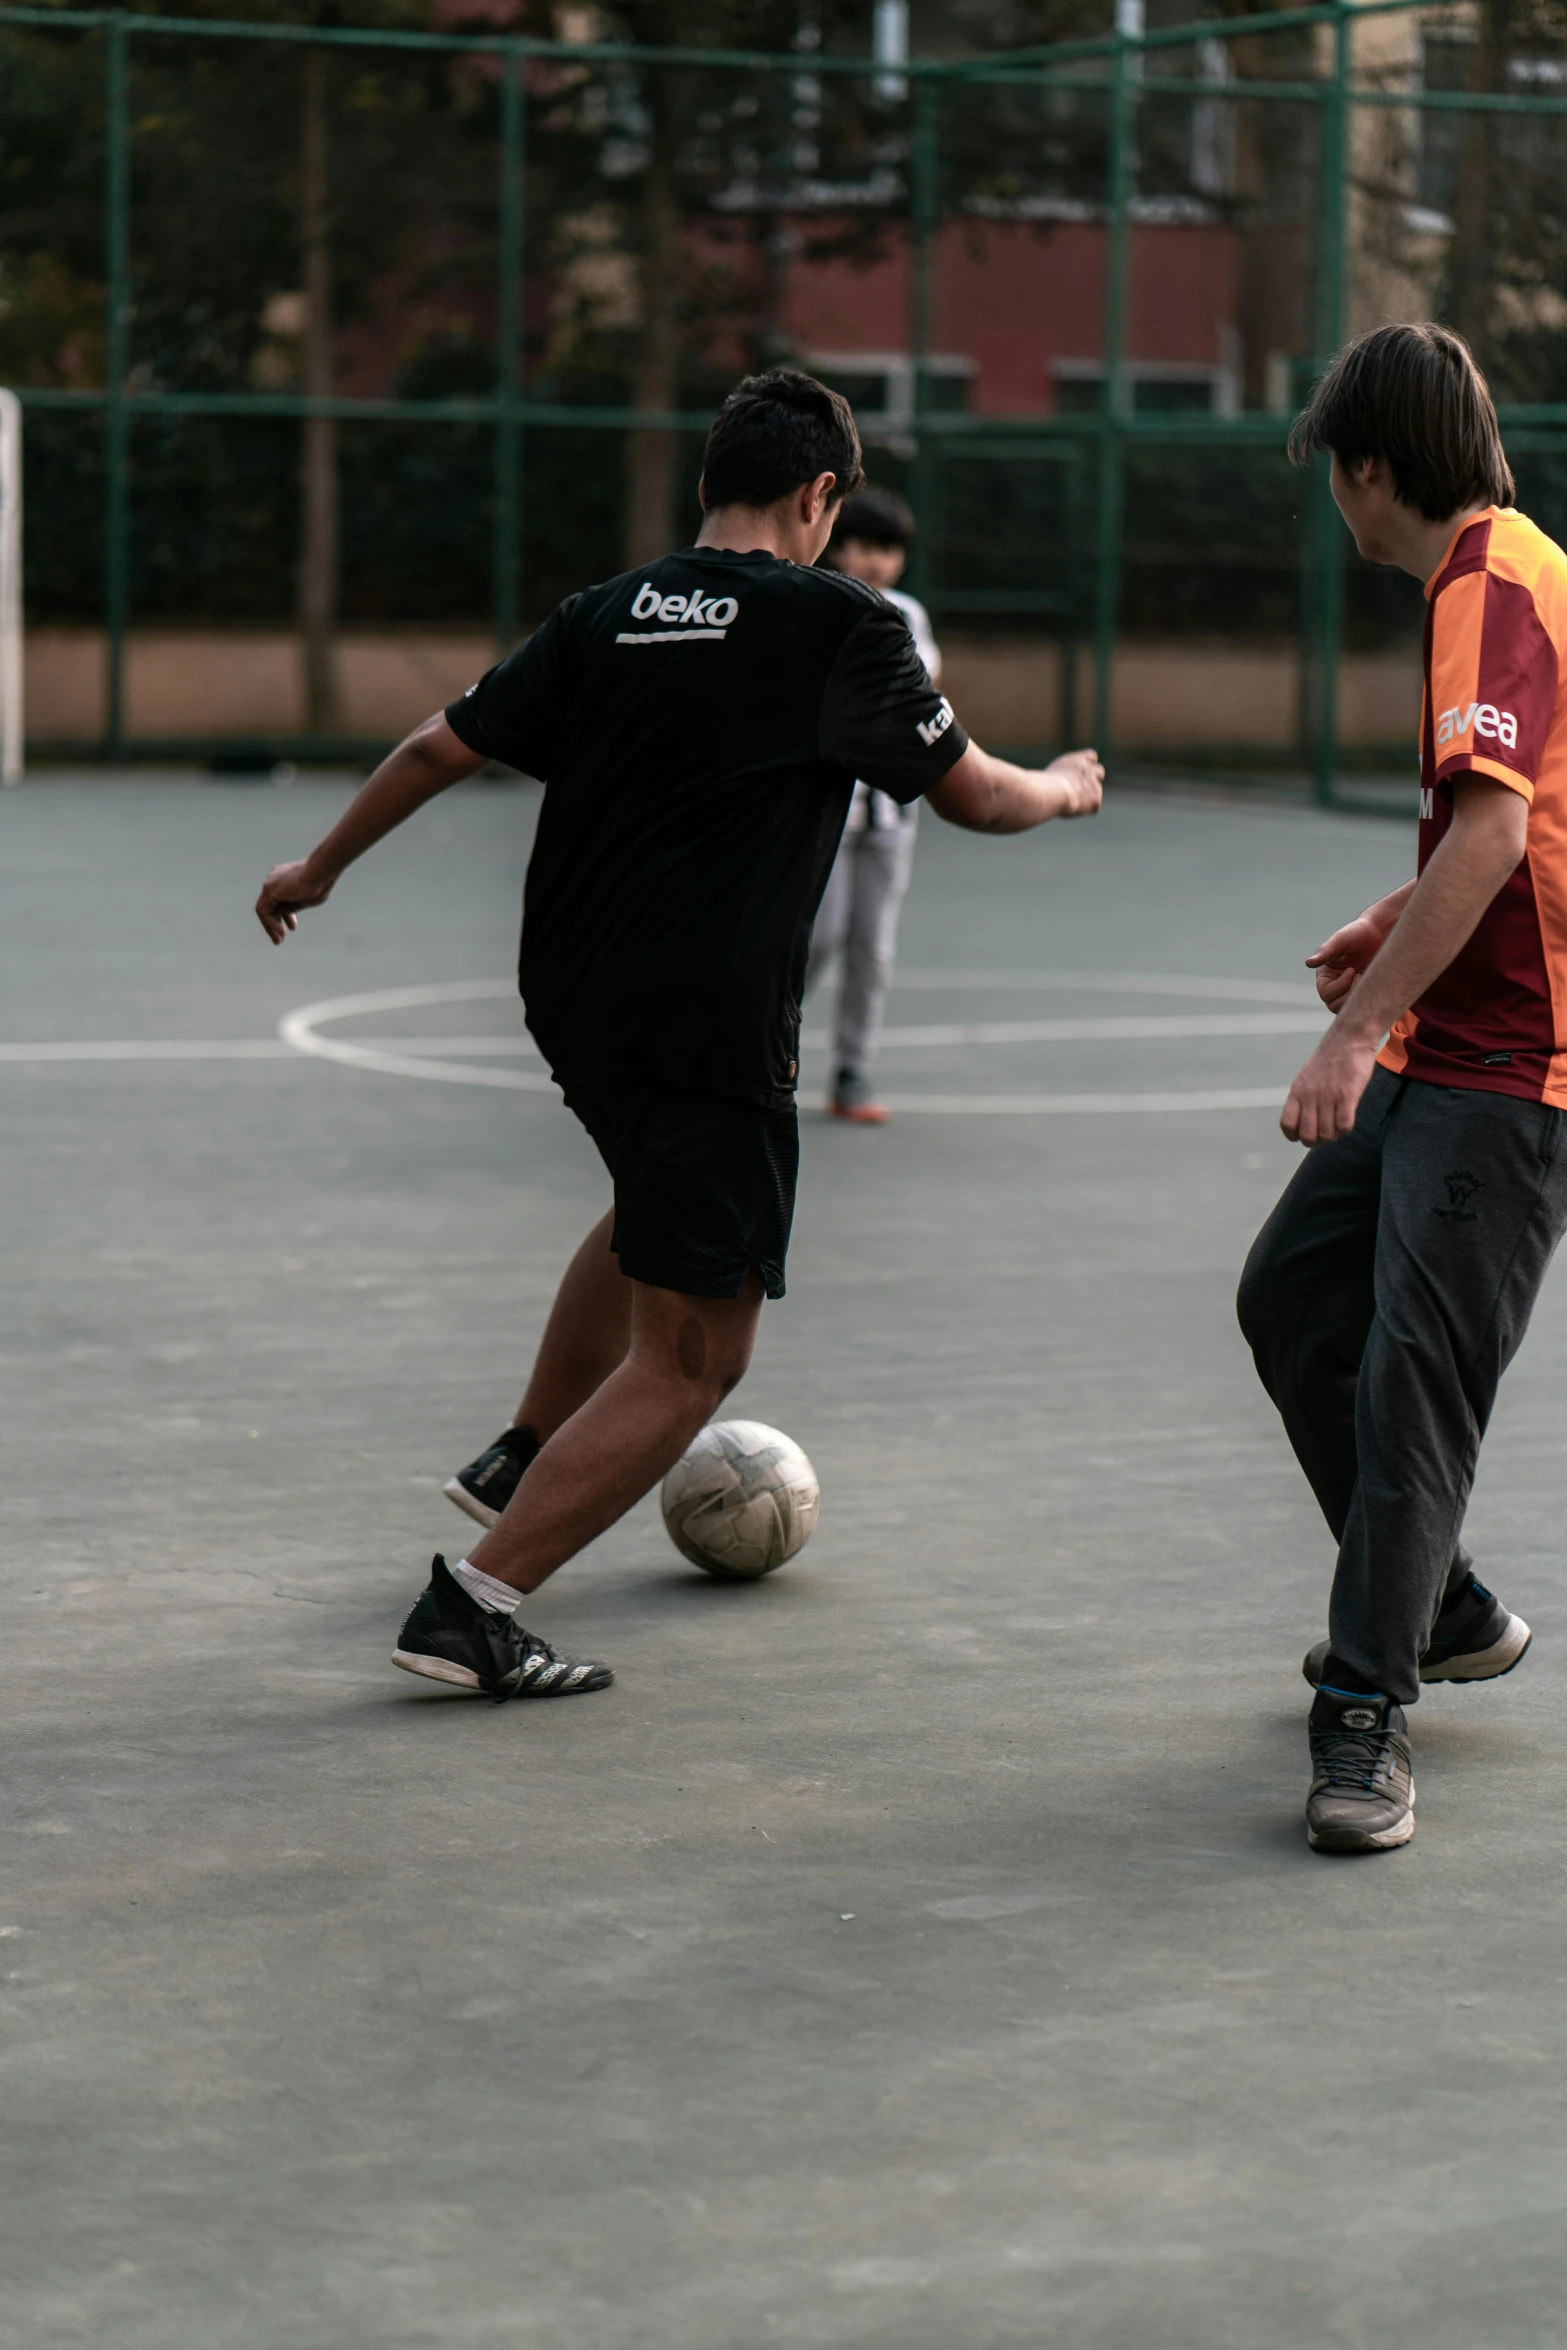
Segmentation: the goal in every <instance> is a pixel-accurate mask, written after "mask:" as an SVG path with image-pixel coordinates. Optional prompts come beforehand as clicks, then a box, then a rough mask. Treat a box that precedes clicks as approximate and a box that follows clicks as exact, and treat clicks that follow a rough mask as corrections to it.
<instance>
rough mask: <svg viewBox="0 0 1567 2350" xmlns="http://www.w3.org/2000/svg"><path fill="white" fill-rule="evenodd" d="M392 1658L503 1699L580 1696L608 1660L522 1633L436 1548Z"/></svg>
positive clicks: (593, 1685) (607, 1676) (606, 1674)
mask: <svg viewBox="0 0 1567 2350" xmlns="http://www.w3.org/2000/svg"><path fill="white" fill-rule="evenodd" d="M392 1662H393V1664H394V1665H401V1666H402V1668H403V1671H404V1672H405V1673H423V1675H424V1676H425V1678H426V1680H429V1681H445V1682H447V1683H448V1684H449V1685H450V1686H451V1687H453V1688H456V1689H472V1690H473V1691H475V1692H476V1693H477V1692H480V1691H482V1692H483V1694H484V1695H485V1696H486V1697H493V1698H494V1700H495V1702H496V1704H497V1705H503V1704H504V1703H505V1701H506V1699H507V1698H508V1697H582V1696H584V1695H585V1694H586V1693H587V1691H588V1690H590V1689H607V1688H608V1687H609V1685H610V1683H611V1681H613V1680H614V1678H615V1676H614V1674H613V1673H612V1672H611V1671H610V1669H609V1667H608V1665H599V1664H574V1663H573V1661H572V1659H571V1658H570V1657H569V1656H557V1655H556V1654H555V1651H554V1649H553V1648H551V1647H550V1646H549V1644H548V1642H547V1641H543V1640H537V1639H535V1637H534V1635H533V1634H532V1633H531V1632H525V1631H524V1630H523V1628H522V1626H521V1625H520V1624H519V1623H518V1622H517V1619H516V1617H515V1616H497V1615H494V1614H492V1613H491V1611H490V1610H489V1609H488V1608H484V1607H480V1605H479V1603H478V1601H477V1600H476V1599H474V1598H472V1597H471V1596H470V1595H469V1593H468V1592H466V1591H464V1589H463V1587H462V1585H461V1584H460V1583H459V1582H458V1581H457V1579H456V1577H455V1576H454V1575H453V1574H452V1572H451V1570H450V1568H449V1567H448V1566H447V1564H446V1561H445V1559H443V1558H442V1557H441V1555H440V1553H439V1552H437V1553H436V1555H435V1557H434V1559H433V1560H432V1561H431V1563H430V1580H429V1583H428V1584H427V1585H426V1587H425V1589H424V1590H423V1591H421V1592H420V1594H419V1597H418V1598H417V1599H416V1600H415V1602H414V1604H413V1607H412V1608H411V1610H410V1611H409V1615H408V1620H407V1622H406V1623H405V1624H404V1626H403V1628H402V1630H401V1631H400V1632H399V1633H398V1635H397V1646H396V1647H395V1648H394V1649H393V1651H392Z"/></svg>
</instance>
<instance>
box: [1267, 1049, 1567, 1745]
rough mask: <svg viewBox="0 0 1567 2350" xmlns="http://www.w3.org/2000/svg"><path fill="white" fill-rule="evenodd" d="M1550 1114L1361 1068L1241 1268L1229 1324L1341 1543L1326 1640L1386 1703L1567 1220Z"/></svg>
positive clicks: (1412, 1665)
mask: <svg viewBox="0 0 1567 2350" xmlns="http://www.w3.org/2000/svg"><path fill="white" fill-rule="evenodd" d="M1562 1117H1563V1113H1562V1112H1561V1111H1560V1110H1551V1109H1547V1108H1546V1107H1545V1106H1544V1104H1543V1103H1541V1102H1527V1101H1518V1100H1515V1099H1514V1098H1513V1097H1512V1096H1511V1095H1509V1094H1496V1093H1479V1092H1475V1091H1472V1090H1469V1089H1467V1088H1458V1087H1452V1086H1445V1085H1428V1084H1425V1083H1423V1082H1421V1081H1419V1080H1417V1079H1412V1078H1407V1077H1395V1076H1393V1075H1392V1074H1391V1072H1390V1071H1388V1070H1386V1069H1378V1070H1377V1071H1376V1072H1375V1073H1374V1075H1373V1076H1372V1080H1371V1083H1370V1085H1369V1086H1368V1087H1367V1089H1366V1094H1365V1097H1364V1099H1363V1100H1362V1102H1361V1105H1360V1114H1359V1116H1358V1118H1357V1119H1356V1121H1355V1130H1354V1132H1353V1134H1348V1135H1345V1136H1343V1137H1342V1138H1341V1139H1340V1140H1339V1141H1338V1142H1334V1143H1327V1144H1323V1145H1319V1147H1318V1148H1317V1149H1316V1150H1313V1151H1309V1152H1308V1153H1307V1154H1306V1157H1305V1159H1304V1161H1303V1163H1302V1164H1301V1166H1300V1168H1299V1169H1298V1170H1297V1172H1296V1174H1295V1177H1294V1179H1293V1181H1292V1182H1291V1183H1290V1185H1289V1187H1288V1189H1287V1190H1286V1191H1285V1193H1284V1195H1283V1197H1282V1198H1281V1200H1280V1201H1279V1204H1278V1206H1277V1207H1276V1208H1275V1209H1274V1211H1273V1213H1272V1215H1271V1216H1270V1217H1269V1218H1268V1221H1267V1223H1266V1224H1264V1226H1263V1228H1262V1230H1261V1232H1259V1233H1258V1235H1257V1239H1256V1241H1255V1243H1254V1245H1253V1247H1252V1251H1251V1254H1250V1256H1249V1257H1248V1258H1247V1260H1246V1270H1245V1272H1244V1274H1243V1275H1242V1277H1241V1286H1240V1298H1239V1311H1240V1321H1241V1328H1242V1330H1243V1331H1244V1333H1245V1335H1246V1338H1247V1341H1248V1343H1249V1345H1250V1347H1251V1350H1252V1353H1253V1355H1254V1357H1255V1359H1256V1364H1257V1370H1258V1373H1259V1375H1260V1377H1261V1379H1262V1384H1263V1386H1264V1387H1265V1388H1266V1389H1267V1391H1268V1393H1269V1395H1270V1396H1271V1397H1272V1398H1273V1401H1274V1402H1275V1404H1277V1406H1278V1408H1279V1411H1280V1413H1281V1415H1282V1417H1283V1420H1284V1426H1285V1429H1286V1431H1287V1432H1288V1435H1289V1440H1290V1442H1291V1444H1292V1445H1293V1446H1294V1448H1295V1457H1296V1458H1297V1460H1298V1461H1299V1462H1300V1465H1301V1467H1302V1468H1303V1469H1304V1470H1305V1472H1306V1475H1307V1477H1308V1478H1309V1479H1310V1481H1311V1487H1312V1491H1313V1492H1314V1493H1315V1494H1316V1497H1317V1500H1318V1502H1319V1503H1320V1504H1321V1507H1322V1514H1323V1516H1324V1517H1325V1518H1326V1519H1327V1522H1328V1524H1329V1526H1330V1527H1331V1528H1332V1530H1333V1533H1334V1535H1335V1537H1336V1538H1337V1541H1338V1545H1339V1553H1338V1567H1337V1571H1336V1572H1335V1574H1334V1578H1333V1595H1332V1601H1331V1604H1330V1607H1329V1613H1328V1637H1329V1640H1330V1643H1331V1646H1332V1653H1333V1655H1334V1656H1335V1657H1337V1658H1338V1659H1339V1660H1340V1661H1341V1662H1342V1663H1343V1664H1346V1665H1349V1666H1350V1667H1352V1669H1353V1670H1354V1671H1355V1672H1356V1673H1358V1674H1360V1675H1361V1677H1362V1678H1363V1679H1364V1680H1366V1681H1367V1682H1369V1684H1370V1685H1371V1686H1372V1687H1373V1688H1375V1689H1383V1690H1386V1692H1387V1693H1388V1695H1389V1696H1390V1697H1396V1698H1397V1699H1398V1700H1399V1702H1400V1703H1401V1704H1403V1705H1410V1704H1412V1703H1413V1702H1414V1700H1415V1699H1416V1698H1417V1697H1418V1696H1419V1694H1420V1671H1419V1656H1420V1651H1421V1649H1422V1648H1423V1647H1424V1646H1425V1644H1426V1639H1427V1636H1428V1634H1429V1632H1430V1628H1431V1623H1432V1619H1433V1617H1434V1616H1435V1614H1436V1611H1437V1609H1438V1608H1439V1607H1440V1605H1441V1603H1442V1597H1443V1593H1444V1591H1445V1590H1446V1589H1447V1588H1448V1587H1449V1586H1450V1585H1456V1584H1457V1583H1460V1582H1461V1581H1462V1580H1463V1577H1464V1576H1465V1575H1466V1574H1467V1573H1468V1571H1469V1559H1468V1557H1467V1555H1466V1553H1465V1552H1464V1551H1463V1550H1462V1549H1461V1548H1460V1545H1459V1535H1460V1532H1461V1530H1462V1527H1463V1522H1464V1511H1465V1509H1466V1508H1467V1506H1468V1502H1469V1492H1470V1488H1471V1486H1472V1485H1473V1483H1474V1472H1475V1461H1476V1457H1477V1456H1478V1453H1479V1450H1480V1439H1481V1437H1482V1436H1483V1435H1484V1434H1485V1430H1486V1423H1487V1422H1488V1420H1489V1419H1490V1416H1491V1407H1492V1405H1493V1403H1494V1402H1495V1400H1496V1390H1497V1385H1498V1383H1499V1381H1500V1379H1501V1376H1502V1373H1503V1372H1504V1371H1505V1370H1506V1368H1507V1366H1508V1364H1509V1363H1510V1362H1511V1361H1512V1358H1513V1356H1514V1355H1515V1354H1516V1353H1517V1351H1518V1347H1519V1343H1520V1341H1521V1340H1522V1338H1523V1334H1524V1332H1525V1330H1526V1329H1527V1328H1528V1325H1529V1316H1530V1313H1531V1312H1532V1311H1533V1307H1534V1301H1535V1298H1536V1297H1537V1296H1538V1294H1539V1290H1540V1284H1541V1282H1542V1281H1543V1280H1544V1278H1545V1271H1546V1267H1547V1266H1548V1265H1549V1263H1550V1261H1551V1257H1552V1254H1553V1252H1554V1250H1555V1248H1556V1244H1557V1242H1558V1241H1559V1240H1560V1238H1561V1236H1562V1231H1563V1228H1564V1227H1567V1151H1563V1150H1560V1149H1559V1148H1558V1145H1559V1143H1560V1140H1561V1128H1562Z"/></svg>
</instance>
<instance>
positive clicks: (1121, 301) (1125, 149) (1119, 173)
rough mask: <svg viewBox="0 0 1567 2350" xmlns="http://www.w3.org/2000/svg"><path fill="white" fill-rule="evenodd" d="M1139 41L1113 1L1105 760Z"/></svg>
mask: <svg viewBox="0 0 1567 2350" xmlns="http://www.w3.org/2000/svg"><path fill="white" fill-rule="evenodd" d="M1141 43H1142V0H1116V45H1115V76H1114V82H1113V84H1112V87H1111V92H1110V156H1109V167H1108V171H1107V173H1106V182H1105V211H1106V221H1105V277H1104V312H1105V315H1104V403H1103V406H1102V408H1101V411H1100V416H1099V513H1098V527H1097V531H1096V534H1095V548H1094V743H1095V747H1096V748H1097V750H1098V752H1099V756H1100V757H1101V758H1102V759H1108V758H1109V756H1110V750H1111V726H1110V709H1111V702H1110V689H1111V679H1112V673H1113V670H1114V665H1115V640H1116V632H1117V629H1118V628H1119V625H1120V619H1121V527H1122V511H1123V506H1124V492H1125V464H1126V449H1125V440H1124V436H1123V433H1122V423H1123V419H1124V416H1125V410H1126V370H1125V359H1126V287H1127V265H1128V259H1129V252H1128V238H1129V231H1130V223H1129V222H1128V219H1127V206H1128V200H1129V197H1130V193H1131V177H1132V137H1133V114H1134V110H1135V107H1136V104H1137V78H1136V69H1137V68H1138V66H1139V65H1140V63H1141Z"/></svg>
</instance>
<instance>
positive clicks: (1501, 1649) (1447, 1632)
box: [1300, 1575, 1534, 1689]
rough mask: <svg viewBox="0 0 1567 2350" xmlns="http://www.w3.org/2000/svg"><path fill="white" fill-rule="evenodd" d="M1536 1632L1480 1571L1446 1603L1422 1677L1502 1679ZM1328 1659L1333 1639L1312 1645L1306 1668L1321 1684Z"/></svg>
mask: <svg viewBox="0 0 1567 2350" xmlns="http://www.w3.org/2000/svg"><path fill="white" fill-rule="evenodd" d="M1533 1638H1534V1634H1533V1633H1532V1632H1531V1631H1530V1629H1529V1627H1528V1625H1527V1624H1526V1623H1525V1622H1524V1620H1523V1618H1522V1616H1515V1615H1514V1614H1513V1613H1512V1611H1511V1610H1510V1609H1509V1608H1505V1607H1504V1606H1503V1605H1502V1603H1501V1601H1500V1600H1499V1599H1498V1598H1497V1596H1496V1594H1495V1593H1494V1592H1493V1591H1487V1589H1486V1587H1485V1585H1484V1584H1483V1583H1482V1582H1481V1581H1480V1579H1479V1577H1478V1576H1477V1575H1471V1576H1470V1577H1469V1580H1468V1582H1467V1583H1465V1584H1464V1585H1463V1587H1462V1589H1461V1590H1459V1591H1458V1592H1456V1593H1455V1594H1454V1596H1453V1597H1452V1598H1451V1599H1450V1600H1448V1601H1447V1602H1446V1604H1445V1605H1444V1606H1443V1609H1442V1612H1441V1614H1440V1615H1439V1616H1438V1617H1437V1619H1436V1622H1435V1623H1434V1624H1433V1625H1432V1627H1431V1638H1430V1640H1429V1642H1428V1643H1427V1645H1426V1647H1425V1648H1424V1649H1422V1651H1421V1654H1420V1678H1421V1680H1422V1681H1499V1680H1500V1679H1501V1677H1502V1675H1503V1674H1504V1673H1510V1672H1511V1671H1512V1669H1513V1667H1514V1665H1516V1664H1521V1663H1522V1662H1523V1654H1524V1650H1525V1649H1526V1648H1527V1647H1528V1645H1529V1643H1530V1641H1531V1640H1532V1639H1533ZM1327 1661H1328V1643H1327V1642H1326V1641H1325V1640H1319V1641H1318V1642H1317V1645H1316V1647H1315V1648H1308V1649H1307V1651H1306V1654H1305V1656H1304V1658H1303V1659H1302V1661H1301V1668H1300V1669H1301V1671H1302V1672H1303V1673H1304V1674H1305V1676H1306V1679H1307V1680H1308V1681H1309V1682H1310V1683H1311V1686H1312V1688H1313V1689H1315V1688H1317V1687H1318V1686H1319V1684H1320V1683H1321V1680H1322V1675H1323V1670H1324V1668H1325V1667H1326V1664H1327Z"/></svg>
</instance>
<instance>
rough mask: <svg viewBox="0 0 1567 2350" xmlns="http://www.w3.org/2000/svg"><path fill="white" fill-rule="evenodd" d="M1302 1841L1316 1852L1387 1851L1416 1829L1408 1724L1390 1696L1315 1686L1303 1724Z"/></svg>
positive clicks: (1401, 1708) (1402, 1710) (1404, 1839)
mask: <svg viewBox="0 0 1567 2350" xmlns="http://www.w3.org/2000/svg"><path fill="white" fill-rule="evenodd" d="M1308 1727H1309V1732H1310V1738H1311V1770H1312V1779H1311V1792H1310V1794H1309V1795H1308V1796H1307V1798H1306V1841H1307V1843H1308V1844H1309V1845H1311V1847H1312V1849H1313V1850H1314V1851H1316V1852H1391V1851H1392V1850H1393V1848H1394V1847H1395V1846H1396V1845H1399V1844H1407V1843H1408V1842H1409V1839H1410V1837H1411V1836H1412V1835H1413V1834H1414V1832H1415V1782H1414V1779H1413V1777H1412V1776H1411V1773H1410V1768H1409V1724H1408V1723H1407V1722H1406V1721H1405V1719H1404V1709H1403V1707H1402V1706H1401V1705H1396V1704H1395V1703H1394V1701H1393V1699H1392V1698H1391V1697H1354V1696H1351V1695H1350V1694H1348V1692H1346V1691H1344V1690H1339V1689H1319V1690H1318V1691H1317V1695H1316V1701H1315V1703H1314V1704H1313V1706H1312V1709H1311V1720H1310V1723H1309V1725H1308Z"/></svg>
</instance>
